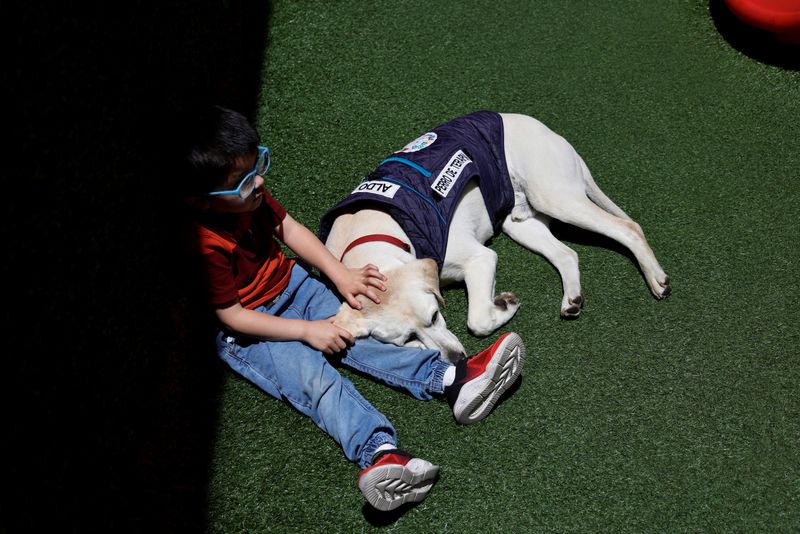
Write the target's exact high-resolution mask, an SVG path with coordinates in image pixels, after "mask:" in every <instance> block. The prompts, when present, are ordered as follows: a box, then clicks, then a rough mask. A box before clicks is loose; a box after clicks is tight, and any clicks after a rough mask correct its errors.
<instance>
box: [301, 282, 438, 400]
mask: <svg viewBox="0 0 800 534" xmlns="http://www.w3.org/2000/svg"><path fill="white" fill-rule="evenodd" d="M340 305H341V301H340V300H339V297H338V296H337V295H336V294H335V293H334V292H333V291H332V290H331V289H330V288H328V287H327V286H325V284H323V283H322V282H321V281H319V280H317V279H315V278H310V277H309V278H308V279H307V280H305V282H304V284H303V292H302V294H299V295H298V298H296V299H295V301H294V303H293V306H294V307H295V308H296V310H297V311H298V313H301V314H302V315H303V318H304V319H306V320H309V321H317V320H323V319H328V318H329V317H332V316H334V315H336V312H337V311H338V310H339V306H340ZM342 363H343V364H344V365H347V366H348V367H352V368H353V369H356V370H358V371H361V372H363V373H365V374H368V375H370V376H373V377H375V378H378V379H379V380H382V381H383V382H386V383H387V384H389V385H392V386H396V387H400V388H403V389H405V390H407V391H408V392H409V393H411V395H413V396H414V397H416V398H418V399H421V400H430V399H431V398H432V395H436V394H441V393H442V392H443V391H444V387H443V385H442V377H443V376H444V373H445V371H446V370H447V368H448V367H451V366H452V364H450V363H449V362H447V361H445V360H443V359H442V358H441V356H440V355H439V351H437V350H431V349H418V348H413V347H398V346H397V345H392V344H391V343H383V342H381V341H377V340H376V339H374V338H371V337H367V338H359V339H357V340H356V342H355V344H354V345H353V346H352V347H349V348H348V349H347V351H346V352H345V355H344V357H343V358H342Z"/></svg>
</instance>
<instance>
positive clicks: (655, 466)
mask: <svg viewBox="0 0 800 534" xmlns="http://www.w3.org/2000/svg"><path fill="white" fill-rule="evenodd" d="M262 79H263V88H262V93H261V95H260V99H259V112H258V123H257V124H258V129H259V131H260V133H261V135H262V136H263V138H264V140H265V142H266V143H267V144H268V145H269V146H270V147H271V149H272V156H273V163H272V167H271V168H270V176H269V184H268V185H269V187H270V188H271V190H272V192H273V194H274V195H275V196H276V197H278V198H279V199H280V200H281V201H282V202H283V203H284V204H285V205H286V207H287V208H288V210H289V211H290V212H291V213H292V214H293V215H294V216H295V218H297V219H298V220H300V221H301V222H303V223H305V224H306V225H308V226H309V227H311V228H312V229H316V228H317V225H318V222H319V219H320V216H321V215H322V214H323V212H324V211H325V210H326V208H328V207H329V206H330V205H332V204H333V203H334V202H335V201H337V200H338V199H340V198H342V197H343V196H344V195H345V194H347V193H348V192H349V191H351V190H352V188H353V187H354V185H355V184H356V183H357V182H358V180H359V178H360V177H361V176H363V175H364V174H365V173H366V172H368V171H369V170H371V169H372V168H373V167H374V165H375V164H376V163H377V162H378V161H380V159H382V158H383V157H385V156H386V155H387V154H388V153H390V152H391V151H393V150H396V149H398V148H400V147H401V146H403V145H404V144H405V143H406V142H407V141H409V140H411V139H413V138H414V137H416V136H417V135H418V134H420V133H422V132H425V131H426V130H427V129H428V128H430V127H432V126H435V125H437V124H439V123H440V122H443V121H445V120H448V119H451V118H453V117H456V116H458V115H461V114H464V113H468V112H471V111H475V110H479V109H492V110H497V111H506V112H520V113H526V114H529V115H532V116H534V117H537V118H539V119H540V120H542V121H543V122H544V123H546V124H547V125H549V126H550V127H551V128H552V129H553V130H555V131H556V132H558V133H560V134H562V135H563V136H564V137H566V138H567V139H568V140H569V141H570V142H571V143H572V144H573V146H574V147H575V148H576V149H577V150H578V152H579V153H580V154H581V155H582V156H583V158H584V159H585V161H586V162H587V164H588V166H589V168H590V169H591V170H592V172H593V174H594V176H595V178H596V180H597V182H598V183H599V184H600V186H601V187H602V188H603V189H604V191H605V192H606V193H607V194H608V195H609V196H610V197H611V198H613V199H614V200H615V201H616V202H617V203H618V204H619V205H620V206H621V207H623V209H625V210H626V211H627V212H628V213H629V214H630V215H631V216H632V217H633V218H634V219H635V220H637V221H638V222H639V223H640V224H641V226H642V227H643V229H644V231H645V234H646V236H647V237H648V240H649V242H650V244H651V246H652V248H653V249H654V251H655V253H656V255H657V257H658V258H659V260H660V261H661V264H662V266H663V267H664V268H665V270H666V271H667V272H668V273H669V274H670V276H671V277H672V283H673V295H672V296H671V297H670V298H669V299H668V300H666V301H664V302H658V301H656V300H655V299H653V298H652V297H651V296H650V293H649V291H648V290H647V287H646V285H645V283H644V281H643V279H642V277H641V275H640V274H639V272H638V270H637V268H636V267H635V265H634V264H633V263H632V262H631V260H630V259H629V258H628V257H627V256H626V255H624V254H622V253H621V252H620V251H619V250H617V249H615V248H612V247H609V246H608V244H607V243H605V242H604V241H601V240H597V239H594V238H593V237H592V236H590V235H587V234H585V233H581V232H574V231H570V230H569V229H567V228H563V227H562V228H561V229H560V232H561V236H562V238H563V239H564V240H565V241H566V242H567V243H568V244H569V245H570V246H572V247H573V248H574V249H575V250H576V251H577V252H578V254H579V256H580V262H581V272H582V281H583V288H584V291H585V294H586V297H587V304H586V307H585V309H584V312H583V315H582V316H581V318H580V319H579V320H577V321H572V322H566V321H562V320H560V319H559V317H558V309H559V303H560V298H561V285H560V282H559V278H558V276H557V274H556V272H555V270H554V269H553V268H552V267H551V266H550V265H549V264H548V263H547V262H546V261H545V260H544V259H542V258H540V257H538V256H534V255H532V254H531V253H529V252H527V251H525V250H523V249H522V248H521V247H519V246H518V245H516V244H515V243H514V242H512V241H511V240H510V239H508V238H507V237H504V236H500V237H498V238H497V239H495V240H494V242H493V243H492V247H493V248H494V250H496V251H497V253H498V255H499V266H498V270H497V287H498V289H499V290H513V291H515V292H516V293H517V295H518V296H519V297H520V298H521V299H522V302H523V304H522V307H521V308H520V310H519V312H518V313H517V316H516V317H515V318H514V319H513V320H512V322H511V323H509V325H507V326H505V327H503V329H502V330H501V331H506V330H514V331H517V332H519V333H520V334H521V335H522V336H523V338H524V339H525V341H526V343H527V346H528V352H529V360H528V364H527V367H526V370H525V374H524V378H523V381H522V384H521V386H520V387H519V389H518V390H517V391H516V393H515V394H514V395H513V396H512V397H510V398H509V399H508V400H507V401H506V402H504V403H503V404H502V405H501V406H499V409H498V410H497V411H496V412H495V413H494V414H492V416H491V417H489V418H488V419H487V420H486V421H484V422H482V423H480V424H477V425H475V426H471V427H460V426H457V425H456V424H455V423H454V422H453V420H452V418H451V416H450V414H449V411H448V409H447V407H446V405H445V404H443V403H441V402H429V403H424V402H419V401H415V400H413V399H411V398H410V397H408V396H405V395H403V394H401V393H398V392H396V391H392V390H389V389H387V388H385V387H383V386H381V385H378V384H376V383H373V382H370V381H368V380H366V379H364V378H362V377H359V376H354V375H352V374H348V373H345V374H347V376H349V377H350V378H351V379H352V380H353V381H354V382H355V383H356V385H357V386H358V387H359V389H360V390H361V391H362V393H363V394H364V395H365V396H366V397H367V398H368V399H370V400H371V401H372V402H373V403H374V404H375V406H376V407H377V408H379V409H380V410H382V411H383V412H384V413H385V414H386V415H387V416H388V417H389V418H390V419H391V420H392V421H393V423H394V424H395V426H396V427H397V429H398V432H399V434H400V440H401V441H400V444H401V446H403V447H404V448H407V449H410V450H413V451H415V452H417V453H418V454H419V455H422V456H424V457H426V458H428V459H430V460H431V461H433V462H435V463H438V464H440V465H441V466H442V477H441V480H440V482H439V483H438V485H437V486H436V487H435V489H434V491H433V492H432V493H431V495H430V496H429V498H428V499H427V500H426V501H425V502H423V503H422V504H420V505H419V506H416V507H413V508H411V509H409V510H406V511H405V513H404V514H402V515H396V516H388V517H376V516H374V515H373V514H371V513H369V512H368V510H366V509H365V508H363V500H362V497H361V495H360V494H359V492H358V490H357V488H356V483H355V481H356V476H357V474H358V468H357V467H356V466H354V465H352V464H350V463H348V462H347V460H346V459H345V458H344V456H343V455H342V453H341V451H340V450H339V449H338V447H337V445H336V444H335V443H333V441H332V440H330V439H329V438H327V437H326V436H325V435H324V434H323V433H322V432H320V431H319V430H317V429H316V427H314V426H313V424H312V423H311V422H310V421H308V420H305V419H304V418H302V417H301V416H300V415H298V414H297V413H295V412H293V411H291V410H290V409H289V408H287V407H286V406H285V405H283V404H281V403H279V402H277V401H275V400H273V399H271V398H269V397H267V396H266V395H265V394H263V393H261V392H260V391H258V390H256V389H255V388H254V387H252V386H250V385H249V384H248V383H246V382H244V381H242V380H239V379H237V378H234V377H233V376H232V375H230V376H229V378H228V380H227V382H226V384H225V387H224V390H223V395H222V399H221V403H222V404H221V418H220V423H219V428H218V431H217V442H216V445H215V449H214V462H213V465H212V473H211V482H210V490H209V491H210V492H209V495H210V509H209V525H210V530H212V531H224V532H234V531H248V532H265V531H280V532H284V531H298V532H338V531H357V532H360V531H370V530H378V529H385V530H388V531H393V532H495V531H496V532H511V531H516V532H526V531H557V532H618V531H628V532H644V531H659V532H677V531H681V532H683V531H715V532H756V531H760V532H789V531H797V530H799V529H800V401H799V400H798V378H799V375H800V372H799V371H798V369H800V366H799V365H798V352H800V351H798V342H800V339H799V337H800V336H798V326H797V323H798V321H797V320H798V313H797V311H796V310H797V307H796V306H795V305H794V302H793V300H794V298H795V297H796V296H797V294H798V280H799V279H800V269H798V260H800V257H799V256H798V244H797V243H798V237H799V236H798V222H797V219H798V215H800V208H798V201H799V200H800V199H799V198H798V191H799V190H800V188H798V185H797V181H798V180H799V179H800V76H799V75H798V72H795V71H790V70H783V69H781V68H778V67H775V66H770V65H767V64H763V63H759V62H757V61H755V60H753V59H750V58H749V57H748V56H746V55H743V54H742V53H739V52H737V51H736V50H735V49H734V48H733V47H731V46H730V45H729V44H728V43H727V42H726V41H725V40H724V39H723V38H722V37H721V36H720V34H719V33H718V32H717V30H716V28H715V26H714V24H713V21H712V19H711V17H710V15H709V9H708V6H707V4H706V3H705V2H703V1H700V0H693V1H689V0H667V1H658V2H656V1H643V0H642V1H633V0H631V1H617V2H613V3H612V2H592V3H590V2H583V1H577V0H575V1H565V0H550V1H536V2H533V1H529V0H518V1H504V2H496V1H474V0H471V1H462V2H427V3H419V2H405V1H404V2H377V3H375V2H324V1H299V2H298V1H293V2H289V1H286V0H276V1H275V2H273V6H272V15H271V20H270V25H269V38H268V43H267V48H266V53H265V57H264V62H263V72H262ZM445 299H446V301H447V306H446V308H445V314H446V318H447V320H448V323H449V325H450V326H451V328H452V330H453V331H454V332H456V333H457V334H458V335H459V337H460V338H461V339H462V341H463V343H464V345H465V346H466V347H467V349H468V351H477V350H478V349H480V348H483V347H484V346H486V344H488V342H489V340H485V339H477V338H475V337H473V336H471V335H470V334H469V333H468V332H467V329H466V324H465V323H466V298H465V295H464V292H463V289H460V288H455V289H450V290H447V291H445Z"/></svg>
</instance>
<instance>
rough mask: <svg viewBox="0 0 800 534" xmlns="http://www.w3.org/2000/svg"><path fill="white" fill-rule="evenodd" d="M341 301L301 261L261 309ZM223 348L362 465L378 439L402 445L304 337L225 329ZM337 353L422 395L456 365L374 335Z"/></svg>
mask: <svg viewBox="0 0 800 534" xmlns="http://www.w3.org/2000/svg"><path fill="white" fill-rule="evenodd" d="M340 304H341V302H340V300H339V298H338V297H337V295H336V294H335V293H334V292H332V291H331V290H330V289H329V288H328V287H327V286H325V285H324V284H323V283H322V282H320V281H319V280H317V279H315V278H313V277H312V276H311V275H309V273H308V272H307V271H306V270H305V269H303V268H302V267H301V266H299V265H295V266H294V268H293V269H292V273H291V278H290V280H289V285H288V286H287V287H286V289H285V290H284V291H283V293H281V295H280V296H279V297H278V298H277V299H276V300H275V301H274V302H273V303H270V304H268V305H266V306H262V307H259V308H257V311H260V312H262V313H268V314H270V315H274V316H276V317H286V318H292V319H305V320H307V321H316V320H321V319H327V318H329V317H332V316H333V315H336V312H337V311H338V309H339V305H340ZM217 353H218V354H219V356H220V358H222V359H223V360H224V361H225V362H227V363H228V365H230V367H231V368H232V369H233V370H234V371H236V372H237V373H239V374H240V375H242V376H243V377H244V378H245V379H247V380H249V381H250V382H252V383H254V384H255V385H257V386H258V387H259V388H261V389H262V390H264V391H266V392H267V393H269V394H270V395H272V396H273V397H275V398H277V399H280V400H284V401H286V402H288V403H289V404H291V405H292V406H294V407H295V408H296V409H297V410H299V411H300V412H301V413H303V414H304V415H306V416H308V417H310V418H311V420H312V421H314V423H315V424H316V425H317V426H318V427H319V428H321V429H322V430H324V431H325V432H326V433H327V434H328V435H329V436H331V437H332V438H333V439H334V440H335V441H336V442H337V443H338V444H339V445H341V447H342V449H343V450H344V453H345V455H346V456H347V458H348V459H349V460H351V461H353V462H356V463H357V464H358V465H359V466H361V467H366V466H368V465H370V462H371V461H372V456H373V455H374V454H375V450H376V449H377V448H378V447H379V446H381V445H383V444H387V443H388V444H392V445H396V444H397V433H396V431H395V429H394V427H393V426H392V424H391V423H390V422H389V420H388V419H386V417H385V416H384V415H383V414H382V413H380V412H379V411H378V410H376V409H375V408H374V407H373V406H372V405H371V404H370V403H369V402H367V400H366V399H364V397H362V396H361V394H360V393H359V392H358V391H357V390H356V388H355V386H354V385H353V384H352V382H350V381H349V380H348V379H346V378H345V377H343V376H342V375H341V374H340V373H339V371H337V370H336V369H335V368H334V367H333V366H332V365H331V363H330V362H329V361H328V360H327V358H326V357H325V355H324V354H322V353H321V352H320V351H318V350H316V349H314V348H313V347H311V346H309V345H306V344H305V343H303V342H300V341H260V340H257V339H253V338H248V337H244V336H236V335H232V334H230V333H228V332H225V331H220V332H219V333H218V335H217ZM338 356H341V363H342V364H344V365H347V366H348V367H351V368H353V369H356V370H357V371H361V372H363V373H366V374H368V375H370V376H373V377H375V378H377V379H379V380H381V381H383V382H385V383H387V384H389V385H391V386H394V387H398V388H402V389H404V390H406V391H408V392H409V393H410V394H411V395H413V396H414V397H416V398H418V399H421V400H429V399H431V398H432V394H438V393H441V392H442V391H443V390H444V388H443V385H442V379H443V377H444V372H445V371H446V370H447V368H448V367H449V365H450V364H449V363H447V362H446V361H445V360H443V359H442V358H441V357H440V356H439V352H438V351H436V350H429V349H416V348H410V347H398V346H396V345H391V344H388V343H381V342H379V341H377V340H375V339H373V338H359V339H357V340H356V342H355V344H354V345H353V346H352V347H349V348H348V349H347V350H346V351H344V352H343V353H342V354H341V355H338ZM338 356H337V357H338Z"/></svg>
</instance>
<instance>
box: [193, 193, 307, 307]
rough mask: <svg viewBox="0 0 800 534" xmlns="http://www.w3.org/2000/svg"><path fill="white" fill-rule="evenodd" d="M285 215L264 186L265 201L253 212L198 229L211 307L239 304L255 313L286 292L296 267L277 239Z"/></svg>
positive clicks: (206, 221)
mask: <svg viewBox="0 0 800 534" xmlns="http://www.w3.org/2000/svg"><path fill="white" fill-rule="evenodd" d="M284 217H286V210H285V209H284V207H283V206H281V205H280V203H278V201H277V200H275V199H274V198H272V195H270V194H269V192H268V191H267V190H266V188H265V189H264V200H263V202H261V205H260V206H259V207H258V208H256V209H255V210H253V211H249V212H246V213H241V214H238V215H236V216H235V217H233V218H230V217H228V216H226V217H225V218H220V219H207V220H203V221H202V223H200V224H199V225H198V233H197V235H198V238H199V246H200V251H201V253H202V255H203V259H204V263H205V265H204V266H205V276H206V281H207V288H208V295H209V299H210V303H211V305H212V306H213V307H215V308H227V307H229V306H231V305H233V304H235V303H236V302H237V301H238V302H240V303H241V305H242V307H244V308H248V309H251V310H252V309H255V308H257V307H258V306H260V305H262V304H264V303H266V302H269V301H270V300H272V299H273V298H275V297H276V296H278V295H279V294H280V292H281V291H283V290H284V288H285V287H286V286H287V284H288V283H289V276H290V274H291V270H292V265H294V260H292V259H288V258H286V256H285V255H284V253H283V250H281V247H280V244H279V243H278V241H277V240H276V238H275V228H276V227H277V226H278V225H280V223H281V221H283V219H284Z"/></svg>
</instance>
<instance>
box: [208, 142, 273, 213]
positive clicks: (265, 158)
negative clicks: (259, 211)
mask: <svg viewBox="0 0 800 534" xmlns="http://www.w3.org/2000/svg"><path fill="white" fill-rule="evenodd" d="M269 164H270V157H269V147H266V146H259V147H258V157H257V158H256V163H255V165H253V169H252V170H251V171H250V172H248V173H247V174H246V175H245V176H244V178H242V181H241V182H239V185H238V187H237V188H236V189H229V190H227V191H211V192H210V193H208V194H209V195H211V196H222V195H225V196H227V195H235V196H238V197H240V198H241V199H242V200H244V199H246V198H247V197H249V196H250V194H251V193H252V192H253V190H254V189H255V183H256V176H257V175H260V176H264V175H265V174H266V173H267V169H269Z"/></svg>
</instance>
